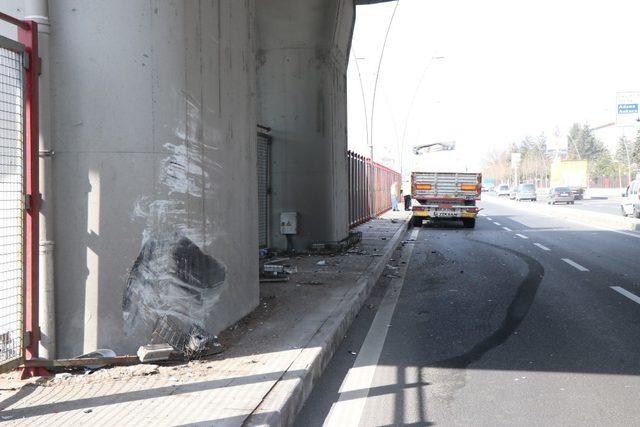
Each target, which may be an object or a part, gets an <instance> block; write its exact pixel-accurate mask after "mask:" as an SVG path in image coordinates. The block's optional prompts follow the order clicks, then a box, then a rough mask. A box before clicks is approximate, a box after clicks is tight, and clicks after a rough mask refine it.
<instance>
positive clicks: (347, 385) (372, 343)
mask: <svg viewBox="0 0 640 427" xmlns="http://www.w3.org/2000/svg"><path fill="white" fill-rule="evenodd" d="M419 231H420V229H419V228H417V229H414V230H413V231H412V232H411V236H410V237H409V239H408V242H409V243H408V244H407V245H405V246H404V248H405V249H404V250H403V254H402V258H403V259H404V261H405V262H406V264H403V265H402V267H401V268H400V271H399V273H400V274H399V275H400V277H395V278H393V279H392V280H391V284H390V286H389V289H388V290H387V292H386V293H385V295H384V298H383V300H382V302H381V303H380V307H379V308H378V312H377V313H376V316H375V317H374V318H373V322H372V323H371V327H370V328H369V332H367V336H366V337H365V339H364V342H363V343H362V347H360V350H359V351H358V357H356V360H355V362H353V367H352V368H351V369H349V372H348V373H347V375H346V376H345V379H344V381H343V382H342V385H341V386H340V391H339V393H340V397H339V398H338V401H337V402H335V403H334V404H333V405H332V406H331V410H330V411H329V415H327V418H326V419H325V420H324V424H323V425H324V426H357V425H358V424H360V419H361V418H362V412H363V411H364V407H365V403H366V402H367V396H368V395H369V388H370V387H371V383H372V381H373V376H374V374H375V372H376V367H377V365H378V360H379V359H380V353H381V352H382V347H383V346H384V342H385V340H386V338H387V332H388V331H389V326H390V323H391V318H392V317H393V312H394V311H395V309H396V304H397V302H398V298H399V296H400V291H401V290H402V285H403V284H404V276H405V274H406V271H407V266H408V265H409V260H410V259H411V254H412V253H413V247H414V241H415V240H417V237H418V232H419Z"/></svg>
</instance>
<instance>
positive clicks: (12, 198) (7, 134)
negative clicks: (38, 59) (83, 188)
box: [0, 37, 24, 367]
mask: <svg viewBox="0 0 640 427" xmlns="http://www.w3.org/2000/svg"><path fill="white" fill-rule="evenodd" d="M23 194H24V64H23V54H22V48H21V46H20V45H18V44H17V43H15V42H13V41H11V40H8V39H4V38H2V37H0V367H1V366H2V365H4V364H8V363H10V362H12V361H14V360H17V359H20V358H21V357H22V354H23V331H24V326H23V316H24V261H23V256H24V220H23V212H24V209H23V208H24V206H23V203H24V200H23Z"/></svg>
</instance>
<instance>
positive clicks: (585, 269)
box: [562, 258, 589, 271]
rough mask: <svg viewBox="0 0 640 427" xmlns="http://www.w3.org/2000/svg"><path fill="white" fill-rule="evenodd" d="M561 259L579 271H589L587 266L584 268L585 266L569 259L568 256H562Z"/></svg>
mask: <svg viewBox="0 0 640 427" xmlns="http://www.w3.org/2000/svg"><path fill="white" fill-rule="evenodd" d="M562 260H563V261H564V262H566V263H567V264H569V265H570V266H572V267H575V268H576V269H578V270H580V271H589V269H588V268H585V267H583V266H581V265H580V264H578V263H577V262H575V261H571V260H570V259H569V258H562Z"/></svg>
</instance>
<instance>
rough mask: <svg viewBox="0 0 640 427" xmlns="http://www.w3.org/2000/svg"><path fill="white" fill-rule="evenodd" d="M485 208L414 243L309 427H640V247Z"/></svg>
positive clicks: (310, 410)
mask: <svg viewBox="0 0 640 427" xmlns="http://www.w3.org/2000/svg"><path fill="white" fill-rule="evenodd" d="M482 206H483V207H484V208H485V210H484V211H483V216H482V217H480V218H479V219H478V223H477V226H476V229H474V230H468V229H463V228H459V227H457V226H456V225H454V224H448V225H444V226H439V227H424V228H420V229H416V230H417V231H415V232H413V233H414V237H415V242H413V241H410V240H412V239H411V238H410V235H408V236H407V239H408V240H409V241H407V242H406V244H405V245H404V247H403V248H402V251H398V253H397V255H396V256H395V257H394V258H395V265H397V266H398V268H389V269H388V270H387V273H386V275H385V276H386V277H383V278H382V279H381V280H380V282H379V283H378V285H377V286H376V288H375V289H374V292H373V294H372V297H371V298H370V300H369V301H368V302H367V303H365V305H364V307H363V309H362V310H361V312H360V314H359V316H358V318H357V319H356V320H355V322H354V324H353V326H352V327H351V329H350V331H349V332H348V334H347V336H346V337H345V340H344V342H343V343H342V345H341V346H340V347H339V348H338V350H337V351H336V353H335V355H334V357H333V359H332V360H331V361H330V362H329V365H328V367H327V369H326V370H325V373H324V375H323V376H322V377H321V378H320V380H319V381H318V383H317V384H316V386H315V387H314V390H313V392H312V393H311V395H310V397H309V399H308V400H307V403H306V405H305V407H304V408H303V410H302V412H301V413H300V414H299V416H298V419H297V425H298V426H319V425H322V424H323V423H325V424H326V425H362V426H386V425H401V424H405V425H445V426H447V425H465V426H466V425H474V426H476V425H482V426H484V425H486V426H495V425H545V426H549V425H558V426H560V425H562V426H570V425H576V426H578V425H580V426H582V425H620V426H628V425H634V424H635V425H637V423H638V420H639V419H640V356H639V355H640V256H639V255H640V234H637V233H631V232H626V233H616V232H612V231H607V230H599V229H597V228H589V227H586V226H580V225H576V224H573V223H570V222H566V221H563V220H560V219H554V218H550V217H548V216H540V215H537V214H536V213H535V209H532V210H531V211H527V212H523V211H521V210H515V209H510V208H509V207H505V206H501V205H498V204H492V203H491V202H490V201H485V202H482ZM531 206H532V208H534V207H535V205H534V204H531Z"/></svg>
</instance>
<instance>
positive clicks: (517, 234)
mask: <svg viewBox="0 0 640 427" xmlns="http://www.w3.org/2000/svg"><path fill="white" fill-rule="evenodd" d="M516 236H518V237H520V238H521V239H528V237H527V236H525V235H524V234H520V233H516Z"/></svg>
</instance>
